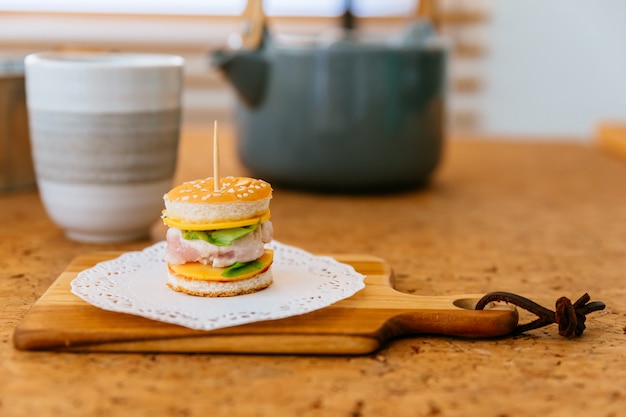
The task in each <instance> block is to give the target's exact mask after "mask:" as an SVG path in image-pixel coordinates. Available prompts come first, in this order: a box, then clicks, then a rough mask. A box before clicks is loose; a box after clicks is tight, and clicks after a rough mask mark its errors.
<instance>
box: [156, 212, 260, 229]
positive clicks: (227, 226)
mask: <svg viewBox="0 0 626 417" xmlns="http://www.w3.org/2000/svg"><path fill="white" fill-rule="evenodd" d="M269 218H270V212H269V210H268V211H266V212H265V213H263V214H261V215H260V216H257V217H252V218H250V219H245V220H237V221H233V222H220V223H185V222H181V221H178V220H175V219H172V218H170V217H166V216H163V223H165V224H166V225H168V226H170V227H174V228H176V229H181V230H218V229H231V228H233V227H243V226H250V225H253V224H257V223H263V222H264V221H266V220H269Z"/></svg>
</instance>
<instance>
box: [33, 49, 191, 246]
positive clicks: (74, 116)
mask: <svg viewBox="0 0 626 417" xmlns="http://www.w3.org/2000/svg"><path fill="white" fill-rule="evenodd" d="M183 65H184V61H183V59H182V58H181V57H178V56H175V55H158V54H127V53H68V52H45V53H38V54H32V55H29V56H28V57H26V60H25V68H26V95H27V106H28V115H29V125H30V135H31V147H32V153H33V161H34V165H35V172H36V175H37V185H38V187H39V192H40V195H41V199H42V201H43V204H44V206H45V208H46V211H47V213H48V214H49V216H50V217H51V218H52V220H53V221H54V222H55V223H56V224H57V225H59V226H60V227H61V228H62V229H63V230H64V231H65V233H66V235H67V236H68V237H69V238H70V239H73V240H77V241H82V242H93V243H112V242H121V241H128V240H133V239H138V238H140V237H143V236H146V235H147V234H148V233H149V231H150V228H151V226H152V224H153V223H154V222H155V221H156V220H157V219H158V217H159V215H160V211H161V206H162V196H163V194H164V193H166V192H167V191H168V190H169V189H170V188H171V185H172V179H173V175H174V170H175V167H176V157H177V150H178V140H179V134H180V119H181V95H182V89H183V86H182V74H183Z"/></svg>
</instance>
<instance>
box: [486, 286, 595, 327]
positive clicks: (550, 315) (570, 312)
mask: <svg viewBox="0 0 626 417" xmlns="http://www.w3.org/2000/svg"><path fill="white" fill-rule="evenodd" d="M590 299H591V297H589V294H587V293H585V294H583V296H582V297H580V298H579V299H578V300H576V302H575V303H573V304H572V302H571V301H570V300H569V299H568V298H567V297H561V298H559V299H558V300H557V301H556V311H552V310H550V309H547V308H545V307H542V306H541V305H539V304H537V303H536V302H534V301H532V300H529V299H528V298H525V297H522V296H520V295H517V294H512V293H509V292H492V293H489V294H487V295H485V296H484V297H482V298H481V299H480V300H479V301H478V303H477V304H476V307H475V309H476V310H482V309H484V308H485V306H487V304H489V303H491V302H505V303H509V304H513V305H515V306H517V307H520V308H522V309H524V310H526V311H528V312H530V313H533V314H534V315H536V316H537V317H538V318H537V319H536V320H534V321H531V322H530V323H526V324H519V325H518V326H517V327H516V328H515V330H514V333H515V334H519V333H523V332H526V331H529V330H533V329H538V328H540V327H544V326H547V325H549V324H552V323H556V324H558V326H559V334H560V335H561V336H563V337H573V336H580V335H582V334H583V331H584V330H585V328H586V326H585V321H586V319H587V318H586V315H587V314H589V313H592V312H594V311H599V310H604V308H605V307H606V306H605V304H604V303H603V302H601V301H593V302H589V300H590Z"/></svg>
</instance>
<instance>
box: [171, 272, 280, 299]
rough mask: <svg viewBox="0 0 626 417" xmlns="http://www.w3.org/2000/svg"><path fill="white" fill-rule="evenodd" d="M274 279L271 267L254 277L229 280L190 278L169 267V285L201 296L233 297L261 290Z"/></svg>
mask: <svg viewBox="0 0 626 417" xmlns="http://www.w3.org/2000/svg"><path fill="white" fill-rule="evenodd" d="M272 281H273V278H272V268H271V267H270V268H269V269H268V270H267V271H265V272H261V273H260V274H258V275H255V276H253V277H250V278H246V279H240V280H236V281H228V282H223V281H222V282H217V281H206V280H200V279H190V278H187V277H183V276H182V275H178V274H174V273H172V272H171V271H170V270H169V268H168V281H167V286H168V287H170V288H171V289H173V290H174V291H178V292H184V293H186V294H191V295H197V296H200V297H233V296H236V295H243V294H251V293H254V292H257V291H260V290H262V289H264V288H267V287H269V286H270V285H271V284H272Z"/></svg>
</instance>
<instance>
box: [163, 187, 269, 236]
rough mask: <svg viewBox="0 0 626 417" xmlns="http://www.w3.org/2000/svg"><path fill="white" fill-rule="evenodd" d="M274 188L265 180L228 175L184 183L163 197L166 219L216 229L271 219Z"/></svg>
mask: <svg viewBox="0 0 626 417" xmlns="http://www.w3.org/2000/svg"><path fill="white" fill-rule="evenodd" d="M271 199H272V187H271V186H270V185H269V184H268V183H267V182H265V181H262V180H256V179H252V178H246V177H226V178H222V179H221V180H220V189H219V191H215V190H214V189H213V178H206V179H203V180H195V181H189V182H185V183H183V184H181V185H179V186H177V187H175V188H173V189H172V190H171V191H170V192H168V193H167V194H165V195H164V196H163V200H164V203H165V210H163V216H162V218H163V222H164V223H165V224H166V225H168V226H170V227H175V228H178V229H186V230H216V229H228V228H232V227H241V226H248V225H251V224H256V223H259V222H264V221H267V220H268V219H269V218H270V211H269V205H270V200H271Z"/></svg>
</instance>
